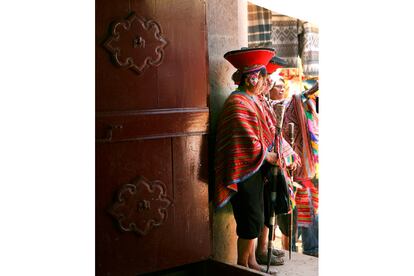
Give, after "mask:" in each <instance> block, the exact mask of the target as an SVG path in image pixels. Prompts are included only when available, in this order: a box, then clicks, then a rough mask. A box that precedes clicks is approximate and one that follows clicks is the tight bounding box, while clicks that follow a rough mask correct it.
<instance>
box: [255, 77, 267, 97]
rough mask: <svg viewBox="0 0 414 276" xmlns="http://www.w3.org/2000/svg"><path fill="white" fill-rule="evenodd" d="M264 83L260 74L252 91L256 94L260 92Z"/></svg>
mask: <svg viewBox="0 0 414 276" xmlns="http://www.w3.org/2000/svg"><path fill="white" fill-rule="evenodd" d="M264 83H265V80H264V78H263V76H262V75H259V82H258V83H257V85H256V86H255V87H254V88H253V93H254V94H256V95H259V94H261V93H262V91H263V86H264Z"/></svg>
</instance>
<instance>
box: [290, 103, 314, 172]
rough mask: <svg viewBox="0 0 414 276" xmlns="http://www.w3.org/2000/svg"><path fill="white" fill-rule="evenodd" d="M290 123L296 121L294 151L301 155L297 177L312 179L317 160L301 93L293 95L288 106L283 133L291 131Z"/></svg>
mask: <svg viewBox="0 0 414 276" xmlns="http://www.w3.org/2000/svg"><path fill="white" fill-rule="evenodd" d="M289 123H294V125H295V129H294V151H295V152H296V153H297V154H298V155H299V156H300V159H301V163H302V166H300V167H299V168H298V169H297V170H296V171H295V177H297V178H303V179H312V178H313V177H314V176H315V160H314V156H313V153H312V145H311V137H310V133H309V131H308V124H307V118H306V114H305V110H304V106H303V102H302V96H301V95H293V96H292V99H291V101H290V103H289V105H288V107H287V108H286V111H285V117H284V120H283V133H285V134H288V133H289Z"/></svg>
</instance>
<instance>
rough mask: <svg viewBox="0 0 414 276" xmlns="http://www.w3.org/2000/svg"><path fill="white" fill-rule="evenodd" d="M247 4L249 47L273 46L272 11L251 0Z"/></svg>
mask: <svg viewBox="0 0 414 276" xmlns="http://www.w3.org/2000/svg"><path fill="white" fill-rule="evenodd" d="M247 5H248V6H247V9H248V45H249V47H269V46H271V39H270V35H271V31H272V30H271V28H272V12H271V11H270V10H268V9H265V8H262V7H260V6H256V5H254V4H251V3H250V2H248V3H247Z"/></svg>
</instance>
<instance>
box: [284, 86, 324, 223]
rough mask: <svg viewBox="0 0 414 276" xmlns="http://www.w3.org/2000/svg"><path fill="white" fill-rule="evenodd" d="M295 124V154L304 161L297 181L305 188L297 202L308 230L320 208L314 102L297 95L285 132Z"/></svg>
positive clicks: (298, 196) (287, 112) (286, 116)
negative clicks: (314, 180)
mask: <svg viewBox="0 0 414 276" xmlns="http://www.w3.org/2000/svg"><path fill="white" fill-rule="evenodd" d="M291 122H293V123H294V124H295V131H294V150H295V152H296V153H298V154H299V156H300V157H301V160H302V166H301V167H299V168H298V169H297V170H296V171H295V173H294V179H295V181H297V182H298V183H300V184H302V186H304V188H303V189H297V190H296V194H295V202H296V207H297V210H298V226H304V227H308V226H309V225H310V224H311V222H312V218H313V217H312V213H311V212H313V214H316V213H317V209H318V205H319V198H318V197H319V193H318V190H317V189H316V188H315V186H314V185H313V183H312V181H311V180H310V179H312V178H313V177H315V173H316V166H317V164H318V143H319V131H318V114H317V113H316V111H315V109H314V101H313V100H312V99H308V98H305V97H304V95H302V94H301V95H294V96H293V97H292V99H291V101H290V103H289V105H288V107H287V109H286V112H285V119H284V121H283V129H284V131H288V124H289V123H291Z"/></svg>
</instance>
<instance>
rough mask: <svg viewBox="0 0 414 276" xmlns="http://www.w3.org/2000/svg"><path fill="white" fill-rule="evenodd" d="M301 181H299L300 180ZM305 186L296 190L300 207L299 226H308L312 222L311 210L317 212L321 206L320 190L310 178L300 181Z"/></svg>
mask: <svg viewBox="0 0 414 276" xmlns="http://www.w3.org/2000/svg"><path fill="white" fill-rule="evenodd" d="M298 182H299V181H298ZM300 183H301V184H302V186H303V188H300V189H297V190H296V196H295V202H296V207H297V209H298V220H297V221H298V226H303V227H307V226H309V225H310V224H311V222H312V214H311V210H312V209H313V213H314V214H316V213H317V212H318V207H319V194H318V190H317V189H316V188H315V186H314V185H313V183H312V181H310V180H302V181H300Z"/></svg>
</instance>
